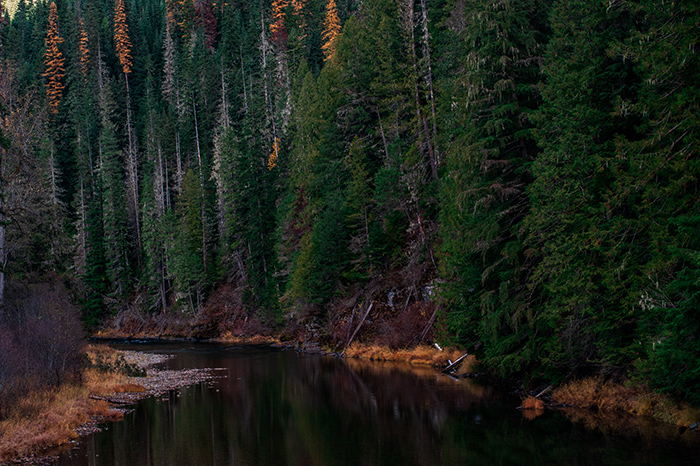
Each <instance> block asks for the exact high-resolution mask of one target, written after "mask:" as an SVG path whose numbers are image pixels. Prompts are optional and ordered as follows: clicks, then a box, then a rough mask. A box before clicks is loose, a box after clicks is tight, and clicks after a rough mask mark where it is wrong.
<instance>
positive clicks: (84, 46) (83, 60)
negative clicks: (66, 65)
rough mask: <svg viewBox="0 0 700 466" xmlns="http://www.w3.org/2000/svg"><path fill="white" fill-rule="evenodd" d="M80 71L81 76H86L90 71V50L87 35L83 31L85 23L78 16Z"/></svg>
mask: <svg viewBox="0 0 700 466" xmlns="http://www.w3.org/2000/svg"><path fill="white" fill-rule="evenodd" d="M79 33H80V46H79V47H80V48H79V53H80V71H81V72H82V73H83V76H87V75H88V73H89V72H90V50H89V49H88V35H87V32H85V23H83V19H82V18H80V31H79Z"/></svg>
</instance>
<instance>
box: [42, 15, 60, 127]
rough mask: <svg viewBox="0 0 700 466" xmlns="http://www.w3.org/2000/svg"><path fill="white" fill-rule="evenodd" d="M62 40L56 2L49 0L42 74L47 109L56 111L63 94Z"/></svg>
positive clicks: (52, 111)
mask: <svg viewBox="0 0 700 466" xmlns="http://www.w3.org/2000/svg"><path fill="white" fill-rule="evenodd" d="M62 42H63V38H62V37H60V36H59V32H58V10H57V8H56V2H51V5H50V6H49V24H48V28H47V30H46V40H45V45H46V50H45V52H44V65H45V71H44V74H43V76H44V77H45V78H46V97H47V99H48V101H49V111H50V112H51V113H54V114H55V113H58V104H59V103H60V101H61V96H62V94H63V89H64V85H63V82H62V80H63V77H64V75H65V68H64V63H65V58H64V57H63V54H62V53H61V51H60V50H59V49H58V45H59V44H60V43H62Z"/></svg>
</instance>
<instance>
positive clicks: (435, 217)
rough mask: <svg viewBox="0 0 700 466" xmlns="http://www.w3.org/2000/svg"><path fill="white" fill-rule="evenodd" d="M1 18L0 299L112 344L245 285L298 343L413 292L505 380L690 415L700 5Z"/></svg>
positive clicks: (415, 6) (398, 0) (44, 9)
mask: <svg viewBox="0 0 700 466" xmlns="http://www.w3.org/2000/svg"><path fill="white" fill-rule="evenodd" d="M5 2H7V0H5ZM1 4H2V3H0V5H1ZM12 8H13V16H12V17H10V15H9V13H8V12H7V11H5V12H4V13H3V20H2V23H0V28H1V30H0V37H1V39H0V40H1V45H0V55H1V60H2V65H1V67H0V98H1V100H0V104H1V106H0V112H2V113H1V116H2V118H1V119H0V123H1V130H2V132H1V133H0V145H1V148H0V157H1V159H0V163H1V166H0V169H1V175H2V177H1V182H2V185H1V186H2V205H1V207H2V209H1V210H0V215H1V216H2V218H1V219H0V220H2V222H1V225H0V262H2V271H1V273H0V290H2V291H3V292H4V290H5V288H6V286H5V282H6V278H7V283H8V284H9V283H10V282H11V281H13V280H14V281H21V280H29V278H30V277H32V276H38V275H42V274H47V273H54V274H58V275H59V276H61V277H63V278H64V279H65V280H66V282H67V283H69V286H70V287H71V290H73V293H74V294H75V296H76V297H77V299H78V300H79V301H80V304H81V306H82V307H83V309H84V312H83V318H84V321H85V323H86V325H87V326H95V325H97V324H98V323H100V322H101V321H102V319H104V318H105V317H108V316H109V315H110V314H111V313H112V312H113V311H114V310H115V309H117V308H119V306H120V305H121V304H122V303H138V305H140V306H142V307H143V308H144V309H148V310H149V312H152V313H196V312H198V311H199V310H200V309H201V308H202V306H204V304H205V303H206V301H207V299H208V298H209V297H210V296H211V295H212V293H214V292H215V291H216V290H217V289H218V288H219V287H220V286H222V285H223V284H232V286H235V287H236V289H237V290H239V292H240V296H241V302H242V305H243V307H244V308H245V312H246V313H248V315H251V316H256V317H257V318H258V319H260V320H261V321H262V322H266V323H267V324H268V325H283V324H285V323H288V322H289V321H290V320H294V319H300V318H302V317H304V316H308V315H313V316H316V318H317V319H319V321H321V322H322V321H323V320H324V319H326V318H328V315H329V313H330V312H331V311H332V310H333V309H334V306H336V307H337V305H338V304H337V303H338V302H340V301H342V300H343V299H345V300H347V299H348V298H349V297H352V296H355V295H357V293H358V290H369V289H372V288H373V287H374V288H376V287H377V286H378V285H377V283H380V282H381V281H382V280H387V277H397V276H400V277H401V280H402V281H401V286H402V287H404V288H406V289H410V290H411V292H410V293H409V294H408V299H407V301H406V302H407V303H408V302H409V301H410V300H411V299H414V300H415V299H418V295H420V294H421V293H423V292H424V290H426V289H429V290H432V289H433V288H434V289H435V293H434V294H433V295H432V296H431V297H430V299H431V300H433V301H435V302H436V303H437V306H438V309H439V310H438V312H437V316H438V319H437V323H436V327H437V328H438V329H439V332H438V333H439V334H440V338H442V339H443V340H447V341H451V342H452V343H457V344H459V345H461V346H462V347H464V348H466V349H467V350H468V351H469V352H471V353H475V354H477V355H478V357H479V358H480V359H481V361H483V362H484V364H485V365H486V366H487V367H490V368H492V369H493V370H495V371H497V372H498V373H500V374H501V375H503V376H512V375H515V376H520V377H522V376H526V377H539V378H546V379H549V380H554V381H556V380H562V379H563V378H565V377H570V376H572V374H573V375H583V374H593V373H603V374H608V375H609V374H614V375H628V376H631V377H633V378H638V380H643V381H648V382H650V383H651V384H652V385H653V387H655V388H656V389H658V390H661V391H665V392H668V393H672V394H674V395H676V396H678V397H680V398H686V399H688V400H691V401H693V402H694V403H696V404H697V403H700V392H698V390H697V387H698V386H700V347H699V346H698V343H697V341H698V340H697V339H698V337H699V336H700V211H699V210H698V209H699V206H700V192H699V191H698V188H699V186H698V174H699V173H700V166H699V163H700V160H699V158H698V154H697V151H698V148H699V147H700V141H699V140H698V139H699V138H700V102H699V99H700V89H698V87H699V86H700V60H699V59H698V52H699V51H700V50H699V48H700V43H699V39H700V30H699V29H698V24H699V22H700V6H699V5H697V4H696V2H682V1H678V2H670V1H666V2H662V1H658V0H641V1H627V0H615V1H608V0H605V1H603V0H518V1H516V0H469V1H466V0H430V1H428V0H338V1H337V2H336V0H328V2H326V1H325V0H274V1H270V0H259V1H244V0H217V1H216V2H214V1H212V0H55V1H52V2H49V1H46V2H44V1H37V2H35V3H32V2H28V1H26V0H20V1H19V3H18V4H17V5H12ZM0 11H3V9H2V7H0ZM8 286H9V285H8ZM421 290H422V291H421ZM412 297H413V298H412ZM0 298H2V296H0ZM401 304H403V303H401ZM405 309H406V307H405V306H404V310H405ZM428 317H429V316H428ZM0 330H1V329H0Z"/></svg>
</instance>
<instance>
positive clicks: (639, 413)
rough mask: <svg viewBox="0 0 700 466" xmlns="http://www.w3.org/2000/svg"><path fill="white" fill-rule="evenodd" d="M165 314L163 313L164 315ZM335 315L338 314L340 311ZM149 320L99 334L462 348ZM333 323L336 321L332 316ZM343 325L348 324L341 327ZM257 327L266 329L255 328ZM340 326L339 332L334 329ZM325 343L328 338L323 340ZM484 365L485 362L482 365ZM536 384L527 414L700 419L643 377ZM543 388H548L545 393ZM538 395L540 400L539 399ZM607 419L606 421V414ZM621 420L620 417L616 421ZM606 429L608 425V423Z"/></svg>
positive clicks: (434, 362) (436, 356) (249, 325)
mask: <svg viewBox="0 0 700 466" xmlns="http://www.w3.org/2000/svg"><path fill="white" fill-rule="evenodd" d="M161 319H162V318H161ZM336 319H337V316H336ZM159 324H160V326H158V325H156V323H155V322H147V323H146V325H143V326H142V328H141V331H139V332H138V333H135V334H134V333H127V332H125V331H124V329H121V330H118V329H115V328H106V329H104V330H103V331H102V332H101V334H100V335H99V336H100V337H108V338H124V337H132V338H148V337H158V336H159V335H160V336H162V335H164V334H165V335H168V336H169V337H170V338H175V339H178V338H187V337H188V336H190V335H193V334H195V335H196V334H198V332H200V331H201V330H202V329H204V328H206V329H208V331H207V333H208V334H210V335H212V334H214V335H216V336H212V337H209V338H206V339H207V340H208V341H218V342H225V343H240V344H272V345H280V346H285V347H290V348H294V349H296V350H299V351H306V352H323V353H327V354H335V355H338V354H341V353H343V354H344V356H346V357H349V358H358V359H368V360H373V361H397V362H408V363H411V364H425V365H429V366H432V367H435V368H439V369H444V368H445V367H447V366H448V365H449V364H451V363H452V362H453V361H455V360H457V359H458V358H459V357H461V356H462V355H463V354H464V353H463V351H462V350H460V349H456V348H447V349H442V348H441V349H438V348H437V347H436V346H434V345H428V344H423V345H414V346H412V347H409V348H399V349H392V348H391V347H390V346H388V345H385V344H381V343H379V342H378V340H380V338H371V337H370V338H364V339H362V340H361V341H356V342H352V343H351V344H350V345H348V346H347V347H345V348H344V347H343V345H339V344H338V343H337V341H336V340H334V339H333V338H328V336H327V335H326V334H324V332H323V331H321V332H319V331H318V329H317V328H316V326H315V325H314V323H311V324H308V325H304V326H300V328H297V329H295V331H290V330H289V329H286V330H283V331H278V332H273V331H272V330H271V329H269V328H266V327H264V326H262V325H261V324H260V323H259V322H255V320H254V319H250V320H249V321H248V322H246V327H242V326H239V327H237V331H235V332H234V331H232V330H230V326H226V327H225V328H227V330H224V331H222V332H221V333H219V334H216V332H215V331H214V330H212V329H213V328H215V327H214V326H213V325H212V324H211V323H210V322H208V321H207V317H206V314H205V315H204V317H202V316H198V317H195V318H193V319H191V320H190V321H189V322H188V321H187V319H176V320H163V321H161V322H159ZM328 326H329V327H331V328H332V327H336V326H337V325H336V324H334V323H333V322H331V323H330V324H328ZM373 326H374V327H376V326H377V324H376V322H375V323H372V324H369V325H366V333H367V334H369V335H370V336H371V335H375V336H376V335H377V333H378V332H377V331H376V330H375V329H374V328H373ZM143 328H158V329H159V330H160V331H159V332H158V333H157V334H150V335H149V334H148V333H146V332H144V331H143ZM340 328H342V330H343V331H345V330H347V328H348V326H347V325H346V326H344V327H340ZM254 329H258V330H262V331H260V332H259V333H256V332H255V331H254ZM338 333H342V332H336V334H338ZM324 343H325V344H324ZM454 369H455V370H454V372H453V374H454V375H456V376H471V375H473V374H475V371H477V370H479V366H478V361H477V359H476V358H475V357H474V356H473V355H469V356H467V358H465V360H464V361H463V362H462V363H461V364H460V365H458V366H457V367H455V368H454ZM481 370H484V368H481ZM546 388H547V389H546V390H543V389H545V387H544V386H537V387H536V388H533V389H531V390H527V391H521V396H522V398H523V401H525V400H527V399H530V401H528V402H527V403H526V404H525V405H528V404H530V405H531V406H532V407H533V408H532V409H527V410H525V412H526V413H527V414H528V416H529V417H533V415H537V414H541V413H542V412H544V411H543V410H544V409H545V408H547V407H550V408H556V409H560V408H565V409H567V413H568V414H567V415H569V416H570V417H571V418H572V420H573V419H585V420H586V421H585V423H587V424H588V425H590V426H591V427H592V428H593V427H594V426H595V425H596V424H597V421H596V419H595V418H598V419H599V420H602V419H603V418H607V417H609V415H614V416H616V415H623V416H636V417H639V418H642V419H649V420H651V421H653V422H663V423H666V424H671V425H674V426H677V427H678V428H679V429H680V430H683V429H687V430H693V429H691V427H692V426H693V425H696V426H697V425H700V409H698V408H696V407H693V406H691V405H689V404H688V403H684V402H678V401H675V400H674V399H673V398H671V397H669V396H666V395H661V394H658V393H655V392H654V391H653V390H652V389H651V388H649V387H647V386H645V385H644V384H643V383H639V382H634V383H633V382H632V381H629V380H627V381H625V380H622V381H617V382H616V381H613V380H611V379H609V378H608V379H606V378H603V377H600V376H593V377H587V378H582V379H574V380H571V381H569V382H567V383H565V384H562V385H561V386H558V387H546ZM511 389H512V390H517V382H514V383H513V386H512V387H511ZM543 391H544V393H543ZM535 400H536V401H535ZM603 422H605V421H604V420H603ZM618 424H619V423H618ZM606 429H607V428H606Z"/></svg>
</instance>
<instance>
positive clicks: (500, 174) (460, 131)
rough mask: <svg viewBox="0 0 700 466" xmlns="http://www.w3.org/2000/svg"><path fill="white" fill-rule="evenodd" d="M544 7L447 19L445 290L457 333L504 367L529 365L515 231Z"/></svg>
mask: <svg viewBox="0 0 700 466" xmlns="http://www.w3.org/2000/svg"><path fill="white" fill-rule="evenodd" d="M548 9H549V4H548V2H547V1H522V2H511V1H500V2H494V1H492V0H476V1H473V2H469V3H468V4H462V7H461V8H460V9H456V8H455V10H454V11H453V12H452V18H451V21H450V22H449V23H448V24H449V25H450V26H451V35H450V36H449V37H450V39H451V42H450V47H449V55H448V57H449V60H450V62H451V63H452V64H453V66H454V68H453V69H454V71H453V73H454V74H453V79H452V80H451V81H447V83H448V86H449V87H447V89H446V91H447V92H446V93H445V99H446V100H447V102H446V103H445V113H444V118H446V120H445V123H444V125H443V126H444V127H445V128H448V129H449V130H448V132H447V133H446V134H445V142H444V144H445V146H446V148H447V153H448V154H449V156H448V157H447V158H446V161H445V165H446V174H445V177H444V178H443V180H442V181H441V195H442V197H441V201H442V202H441V205H442V210H441V215H440V220H441V225H440V228H441V236H442V238H443V241H442V245H441V256H442V257H441V266H442V271H443V274H444V276H445V277H446V278H447V279H448V280H447V283H446V284H445V286H444V287H443V295H444V296H445V297H446V298H448V299H449V302H450V305H451V311H450V316H449V319H450V325H451V326H452V330H453V331H454V333H455V334H456V335H458V336H459V337H460V338H462V341H464V342H469V343H475V342H477V341H481V342H483V346H484V347H483V348H482V350H483V351H484V353H485V356H486V357H487V358H492V359H490V360H492V361H493V365H494V366H499V368H500V369H501V370H503V371H504V373H508V372H509V371H517V370H519V369H521V368H522V367H523V364H527V362H528V361H527V358H528V356H527V353H528V352H529V351H531V349H529V348H528V346H529V345H531V344H532V345H534V344H537V343H535V341H534V338H533V335H532V334H531V333H530V332H531V329H532V328H534V327H533V326H532V325H531V322H529V321H528V319H529V317H528V314H527V311H526V310H527V308H528V307H529V305H530V303H529V302H528V297H529V291H528V289H527V277H528V276H529V274H530V273H531V271H532V268H533V266H534V264H533V263H532V262H531V261H530V259H529V258H528V257H527V255H526V253H525V246H524V239H525V238H524V235H523V234H522V231H523V221H524V219H525V217H526V216H527V214H528V212H529V200H528V196H527V192H526V189H527V187H528V185H529V183H530V182H531V179H532V175H531V173H530V171H529V166H530V164H531V163H532V161H533V160H535V158H536V156H537V153H538V148H537V145H536V142H535V138H534V134H533V123H532V117H533V115H534V114H535V112H536V111H537V109H538V108H539V105H540V97H539V94H538V92H537V87H536V86H537V83H538V82H540V81H541V79H542V76H541V70H540V63H541V60H540V57H541V56H542V54H543V52H544V46H545V44H546V40H547V39H548V38H547V37H546V35H545V34H546V31H547V27H548V26H547V22H546V18H547V12H548ZM485 38H489V40H485ZM448 108H449V110H448ZM523 346H524V348H523Z"/></svg>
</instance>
